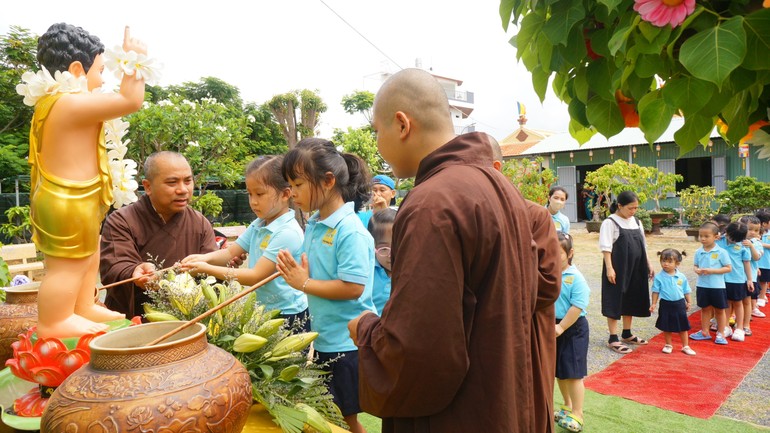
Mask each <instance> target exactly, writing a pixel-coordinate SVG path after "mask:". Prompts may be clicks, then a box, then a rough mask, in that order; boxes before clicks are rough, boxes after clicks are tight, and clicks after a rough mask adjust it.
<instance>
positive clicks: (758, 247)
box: [738, 215, 765, 336]
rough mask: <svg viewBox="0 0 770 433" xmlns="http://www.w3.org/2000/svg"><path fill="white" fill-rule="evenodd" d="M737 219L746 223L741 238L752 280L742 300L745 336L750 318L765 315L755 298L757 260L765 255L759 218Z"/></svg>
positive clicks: (747, 333) (757, 280) (757, 270)
mask: <svg viewBox="0 0 770 433" xmlns="http://www.w3.org/2000/svg"><path fill="white" fill-rule="evenodd" d="M738 221H740V222H742V223H744V224H746V227H747V232H746V239H744V240H743V246H744V247H746V248H748V249H749V252H750V253H751V262H750V264H751V277H752V281H753V282H754V291H753V292H751V293H749V297H747V298H746V299H744V301H743V311H744V312H745V314H744V315H743V332H745V333H746V336H750V335H751V334H752V332H751V318H752V317H759V318H763V317H765V313H763V312H761V311H759V308H758V307H757V300H758V299H759V290H760V289H759V277H758V276H759V262H760V260H762V257H763V256H764V255H765V249H764V248H763V247H762V241H761V239H760V235H759V232H760V230H761V227H762V226H761V223H760V222H759V218H757V217H755V216H754V215H744V216H742V217H741V218H740V219H739V220H738Z"/></svg>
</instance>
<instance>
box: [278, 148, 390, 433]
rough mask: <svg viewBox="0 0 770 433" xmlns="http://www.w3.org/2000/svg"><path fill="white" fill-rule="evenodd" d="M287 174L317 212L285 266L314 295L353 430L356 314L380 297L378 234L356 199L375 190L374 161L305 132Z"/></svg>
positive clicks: (303, 203)
mask: <svg viewBox="0 0 770 433" xmlns="http://www.w3.org/2000/svg"><path fill="white" fill-rule="evenodd" d="M282 171H283V176H284V178H286V180H288V181H289V184H291V187H292V196H293V198H294V202H295V203H296V205H297V206H299V207H300V209H302V210H303V211H305V212H310V211H317V212H315V213H314V214H313V215H312V216H311V217H310V219H309V220H308V222H307V226H306V227H305V244H304V250H305V252H304V253H303V254H302V259H301V264H298V263H297V261H296V260H295V259H294V257H293V256H292V255H291V253H290V252H288V251H281V252H280V253H279V254H278V272H280V273H281V275H282V276H283V277H284V278H285V279H286V282H288V283H289V285H290V286H292V287H294V288H295V289H297V290H299V291H301V292H304V293H306V294H307V297H308V304H309V307H310V315H311V321H310V324H311V326H312V329H313V330H314V331H316V332H318V338H317V339H316V340H315V341H314V343H313V344H314V347H315V350H316V355H317V362H319V363H320V364H322V365H324V366H326V368H328V371H329V372H330V373H331V379H330V381H329V390H330V391H331V393H332V395H333V396H334V402H335V403H336V404H337V406H338V407H339V408H340V410H341V411H342V416H343V417H344V419H345V422H346V423H347V424H348V426H349V427H350V431H351V432H356V433H358V432H364V431H365V430H364V428H363V426H362V425H361V424H360V423H359V422H358V416H357V414H358V413H359V412H361V408H360V406H359V403H358V348H357V347H356V345H355V344H354V343H353V340H351V338H350V334H349V332H348V327H347V325H348V322H349V321H350V320H352V319H354V318H356V317H358V315H359V314H361V313H362V312H363V311H367V310H368V311H375V308H374V304H372V283H373V272H372V271H373V269H374V240H373V239H372V236H371V235H370V234H369V232H367V231H366V229H365V228H364V226H363V224H361V220H359V219H358V217H357V216H356V213H355V212H356V211H357V210H358V209H355V205H354V203H362V202H363V200H365V197H367V196H368V188H369V180H368V170H367V168H366V164H365V163H364V162H363V161H362V160H361V158H359V157H357V156H356V155H353V154H350V153H340V152H339V151H338V150H337V149H336V147H335V146H334V144H333V143H332V142H331V141H328V140H324V139H320V138H305V139H303V140H301V141H300V142H299V143H297V146H296V147H295V148H294V149H292V150H290V151H289V152H288V153H287V154H286V156H285V157H284V161H283V168H282Z"/></svg>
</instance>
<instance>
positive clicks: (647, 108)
mask: <svg viewBox="0 0 770 433" xmlns="http://www.w3.org/2000/svg"><path fill="white" fill-rule="evenodd" d="M638 108H639V128H640V129H641V130H642V131H644V138H645V139H646V140H647V142H648V143H650V144H652V143H654V142H655V140H657V139H658V138H659V137H660V136H661V135H662V134H663V132H665V131H666V128H668V125H669V124H670V123H671V118H672V117H673V116H674V108H673V107H671V106H669V105H668V104H666V101H665V100H664V99H663V98H662V97H660V91H655V92H650V93H648V94H647V95H645V96H644V97H643V98H642V99H641V100H640V101H639V105H638Z"/></svg>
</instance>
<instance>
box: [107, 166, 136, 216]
mask: <svg viewBox="0 0 770 433" xmlns="http://www.w3.org/2000/svg"><path fill="white" fill-rule="evenodd" d="M110 175H111V176H112V194H113V198H114V200H115V202H114V204H113V206H114V207H115V208H116V209H118V208H121V207H123V206H125V205H127V204H131V203H133V202H135V201H136V200H138V198H137V196H136V189H137V188H139V183H138V182H137V181H136V179H135V178H136V175H137V171H136V161H134V160H131V159H124V160H122V161H121V160H118V161H110Z"/></svg>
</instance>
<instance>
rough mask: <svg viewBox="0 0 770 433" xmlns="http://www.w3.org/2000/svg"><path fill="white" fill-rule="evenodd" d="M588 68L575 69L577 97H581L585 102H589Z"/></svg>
mask: <svg viewBox="0 0 770 433" xmlns="http://www.w3.org/2000/svg"><path fill="white" fill-rule="evenodd" d="M586 72H587V70H586V68H577V70H576V71H575V79H574V80H573V84H574V86H575V97H576V98H577V99H580V100H581V101H582V102H583V104H587V103H588V78H586V76H587V73H586Z"/></svg>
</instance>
